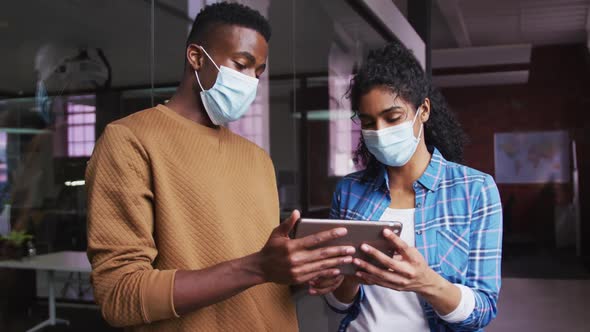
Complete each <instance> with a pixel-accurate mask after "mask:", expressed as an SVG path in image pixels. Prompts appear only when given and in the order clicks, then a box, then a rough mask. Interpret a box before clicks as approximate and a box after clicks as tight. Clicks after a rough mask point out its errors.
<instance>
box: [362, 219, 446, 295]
mask: <svg viewBox="0 0 590 332" xmlns="http://www.w3.org/2000/svg"><path fill="white" fill-rule="evenodd" d="M383 236H384V237H385V238H386V239H387V240H388V241H389V242H390V243H391V244H392V246H394V247H395V249H396V255H394V256H393V257H389V256H387V255H385V254H384V253H382V252H381V251H379V250H377V249H375V248H373V247H371V246H370V245H368V244H363V245H362V246H361V250H362V251H363V252H365V253H366V254H367V255H369V256H370V257H372V258H373V259H375V261H376V262H379V263H380V264H381V265H382V266H383V267H384V268H379V267H376V266H375V265H373V264H370V263H367V262H365V261H363V260H361V259H358V258H355V259H354V264H355V265H357V266H358V267H359V268H360V269H361V270H363V271H358V272H357V273H356V276H357V277H359V278H360V279H361V280H363V283H367V284H375V285H379V286H383V287H387V288H391V289H395V290H398V291H412V292H416V293H427V292H428V291H429V289H432V288H434V287H437V286H438V284H440V281H441V279H442V277H440V276H439V275H438V274H437V273H436V272H434V271H433V270H432V269H431V268H430V267H429V266H428V263H427V262H426V260H425V259H424V257H422V255H421V254H420V252H419V251H418V250H417V249H416V248H414V247H410V246H409V245H408V244H407V243H406V242H404V241H403V240H402V239H400V238H399V236H397V235H395V234H394V233H393V232H392V231H390V230H389V229H385V230H384V231H383Z"/></svg>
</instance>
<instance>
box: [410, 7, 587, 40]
mask: <svg viewBox="0 0 590 332" xmlns="http://www.w3.org/2000/svg"><path fill="white" fill-rule="evenodd" d="M410 1H411V0H410ZM434 2H435V3H436V4H437V7H436V8H435V10H434V11H433V26H432V28H433V35H432V39H433V40H432V41H433V48H434V49H437V48H450V47H458V46H462V47H466V46H496V45H506V44H524V43H531V44H533V45H548V44H569V43H586V41H587V40H588V32H587V30H588V14H589V7H590V1H588V0H438V1H434ZM445 14H446V15H445ZM461 26H463V27H464V29H465V31H464V32H463V33H464V34H466V36H467V39H468V40H469V41H470V45H460V43H459V42H458V40H459V41H460V40H463V39H464V38H463V37H465V36H460V34H461V33H460V32H459V33H457V32H456V31H461V29H460V28H458V27H461ZM454 27H455V28H454ZM458 37H461V38H458Z"/></svg>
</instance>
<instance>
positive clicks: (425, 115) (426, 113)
mask: <svg viewBox="0 0 590 332" xmlns="http://www.w3.org/2000/svg"><path fill="white" fill-rule="evenodd" d="M430 106H431V105H430V99H429V98H428V97H426V98H425V99H424V103H422V106H420V107H422V112H420V120H421V121H422V123H426V122H427V121H428V119H430V109H431V107H430Z"/></svg>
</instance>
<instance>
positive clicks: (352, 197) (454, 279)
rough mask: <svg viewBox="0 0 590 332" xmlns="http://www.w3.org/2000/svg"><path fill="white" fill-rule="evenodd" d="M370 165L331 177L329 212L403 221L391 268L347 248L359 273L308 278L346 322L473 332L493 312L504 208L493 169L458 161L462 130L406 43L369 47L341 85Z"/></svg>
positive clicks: (388, 261) (375, 255)
mask: <svg viewBox="0 0 590 332" xmlns="http://www.w3.org/2000/svg"><path fill="white" fill-rule="evenodd" d="M349 95H350V98H351V102H352V106H353V110H354V111H355V118H356V119H357V121H359V123H360V124H361V128H362V138H361V142H360V144H359V149H358V151H357V159H358V161H360V162H362V163H363V164H364V165H366V167H365V169H364V170H363V171H361V172H358V173H354V174H351V175H348V176H346V177H345V178H344V179H343V180H342V181H340V182H339V183H338V185H337V188H336V192H335V193H334V198H333V202H332V211H331V218H334V219H353V220H359V219H360V220H384V221H385V220H387V221H392V220H394V221H401V222H402V223H403V230H402V234H401V238H400V237H397V236H396V235H394V234H393V233H392V232H388V231H384V233H383V235H384V237H385V238H386V239H387V240H388V241H390V242H391V244H392V245H393V246H395V247H396V248H397V249H396V250H397V254H396V255H395V256H394V257H388V256H386V255H384V254H382V253H380V252H379V251H377V250H375V249H374V248H372V247H370V246H368V245H364V246H363V247H362V250H363V251H364V252H365V253H367V254H368V255H369V256H370V257H371V258H372V259H375V260H377V261H378V262H380V263H381V264H382V265H383V266H385V267H387V269H382V268H379V267H376V266H375V265H372V264H370V263H368V262H366V261H363V260H360V259H355V260H354V264H355V265H356V266H357V267H358V271H357V273H356V275H354V276H351V277H346V278H344V277H337V278H332V279H322V280H315V281H313V282H311V284H310V293H311V294H316V295H317V294H326V296H325V299H326V302H327V303H328V305H329V306H330V308H332V309H333V311H334V312H336V313H337V314H335V317H337V319H338V321H337V323H338V324H337V327H338V329H339V330H341V331H344V330H348V331H376V332H379V331H480V330H482V329H483V328H484V327H485V326H486V325H488V324H489V323H490V321H491V320H492V319H493V318H494V317H495V316H496V302H497V299H498V292H499V290H500V281H501V280H500V261H501V243H502V211H501V209H502V208H501V204H500V197H499V194H498V190H497V187H496V185H495V183H494V180H493V179H492V177H491V176H489V175H487V174H484V173H482V172H479V171H477V170H474V169H471V168H469V167H466V166H463V165H460V164H457V163H455V162H456V161H460V160H461V157H462V152H463V150H462V144H463V141H464V139H463V137H464V136H463V132H462V130H461V128H460V126H459V124H458V122H457V121H456V120H455V118H454V117H453V116H452V113H451V112H450V111H449V110H448V108H447V105H446V103H445V101H444V99H443V97H442V95H441V94H440V93H439V92H438V91H437V90H435V89H434V88H433V87H432V86H431V85H430V82H429V80H428V79H427V78H426V76H425V75H424V72H423V70H422V68H421V66H420V64H419V63H418V61H417V60H416V58H415V57H414V56H413V55H412V53H411V52H410V51H409V50H408V49H406V48H405V47H404V46H402V45H401V44H399V43H393V44H390V45H387V46H385V47H383V48H382V49H379V50H376V51H373V52H371V53H370V55H369V57H368V59H367V61H366V63H365V64H364V65H363V66H362V67H361V68H360V70H359V72H358V73H357V74H356V75H355V77H354V78H353V80H352V82H351V87H350V91H349Z"/></svg>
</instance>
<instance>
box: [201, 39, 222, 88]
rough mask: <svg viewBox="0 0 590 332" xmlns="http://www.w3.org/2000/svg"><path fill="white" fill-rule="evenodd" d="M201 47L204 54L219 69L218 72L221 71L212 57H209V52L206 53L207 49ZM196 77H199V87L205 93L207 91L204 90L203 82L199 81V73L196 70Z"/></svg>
mask: <svg viewBox="0 0 590 332" xmlns="http://www.w3.org/2000/svg"><path fill="white" fill-rule="evenodd" d="M199 47H200V48H201V49H202V50H203V52H204V53H205V55H206V56H207V57H208V58H209V60H211V62H212V63H213V65H214V66H215V68H217V71H221V69H219V66H217V64H216V63H215V61H213V58H211V56H210V55H209V53H207V51H205V48H204V47H203V46H199ZM195 76H197V83H199V87H200V88H201V91H205V89H203V85H202V84H201V80H200V79H199V73H198V72H197V71H196V70H195Z"/></svg>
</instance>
